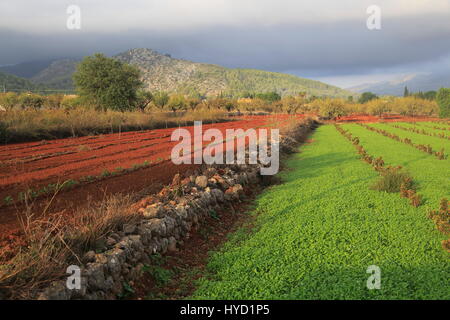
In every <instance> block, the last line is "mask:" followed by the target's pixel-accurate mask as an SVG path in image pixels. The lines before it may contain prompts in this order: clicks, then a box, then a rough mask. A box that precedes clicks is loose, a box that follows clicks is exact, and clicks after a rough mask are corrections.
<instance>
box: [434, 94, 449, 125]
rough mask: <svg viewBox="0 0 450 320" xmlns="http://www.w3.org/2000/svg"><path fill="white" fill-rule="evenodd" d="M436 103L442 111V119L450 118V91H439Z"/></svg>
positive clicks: (440, 113)
mask: <svg viewBox="0 0 450 320" xmlns="http://www.w3.org/2000/svg"><path fill="white" fill-rule="evenodd" d="M436 102H437V103H438V105H439V109H440V112H439V116H440V117H441V118H450V89H449V88H441V89H439V91H438V93H437V95H436Z"/></svg>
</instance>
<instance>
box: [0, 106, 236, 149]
mask: <svg viewBox="0 0 450 320" xmlns="http://www.w3.org/2000/svg"><path fill="white" fill-rule="evenodd" d="M227 117H228V116H227V113H225V112H222V111H219V110H208V109H199V110H195V111H189V112H182V113H173V112H151V113H147V112H138V111H135V112H117V111H106V112H103V111H96V110H93V109H88V108H82V107H78V108H75V109H69V110H64V109H52V110H49V109H39V110H35V109H25V110H8V111H7V112H2V115H1V117H0V142H1V143H5V142H24V141H35V140H43V139H55V138H66V137H79V136H87V135H95V134H100V133H119V132H125V131H131V130H147V129H160V128H168V127H177V126H179V125H181V126H184V125H189V124H192V122H193V121H195V120H202V121H204V122H213V121H219V120H224V119H227Z"/></svg>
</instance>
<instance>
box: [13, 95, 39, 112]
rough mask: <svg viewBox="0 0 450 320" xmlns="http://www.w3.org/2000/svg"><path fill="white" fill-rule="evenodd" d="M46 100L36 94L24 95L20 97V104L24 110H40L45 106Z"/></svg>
mask: <svg viewBox="0 0 450 320" xmlns="http://www.w3.org/2000/svg"><path fill="white" fill-rule="evenodd" d="M44 101H45V99H44V98H43V97H42V96H40V95H38V94H34V93H22V94H21V95H20V96H19V99H18V104H19V105H20V107H21V108H22V109H27V108H33V109H40V108H41V107H42V106H43V104H44Z"/></svg>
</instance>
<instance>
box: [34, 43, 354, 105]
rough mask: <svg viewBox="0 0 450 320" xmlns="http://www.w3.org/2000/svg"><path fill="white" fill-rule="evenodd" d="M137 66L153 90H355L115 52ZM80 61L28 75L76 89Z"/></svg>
mask: <svg viewBox="0 0 450 320" xmlns="http://www.w3.org/2000/svg"><path fill="white" fill-rule="evenodd" d="M114 57H115V58H117V59H119V60H121V61H124V62H126V63H129V64H132V65H135V66H137V67H138V68H139V69H140V70H141V72H142V77H143V80H144V83H145V85H146V87H147V89H149V90H150V91H168V92H180V93H185V94H192V93H198V94H201V95H205V96H214V95H218V94H220V93H223V94H230V95H233V96H236V95H238V94H239V93H242V92H252V93H254V92H269V91H276V92H278V93H280V94H281V95H283V96H285V95H292V94H297V93H300V92H306V93H308V94H310V95H315V96H332V97H348V96H350V95H354V93H352V92H349V91H346V90H343V89H340V88H338V87H335V86H331V85H328V84H325V83H322V82H319V81H314V80H309V79H304V78H300V77H296V76H293V75H288V74H283V73H276V72H268V71H261V70H252V69H230V68H225V67H221V66H218V65H212V64H205V63H196V62H192V61H188V60H181V59H174V58H172V57H171V56H170V55H163V54H160V53H158V52H156V51H154V50H151V49H132V50H128V51H126V52H123V53H121V54H118V55H116V56H114ZM78 62H79V61H77V60H73V59H64V60H56V61H53V62H51V63H50V64H49V65H48V66H47V67H46V68H44V69H43V70H40V71H39V72H37V73H35V74H33V75H32V76H31V77H29V80H31V81H32V82H33V83H36V84H40V85H45V86H46V87H49V88H52V89H73V82H72V74H73V72H74V71H75V69H76V64H77V63H78Z"/></svg>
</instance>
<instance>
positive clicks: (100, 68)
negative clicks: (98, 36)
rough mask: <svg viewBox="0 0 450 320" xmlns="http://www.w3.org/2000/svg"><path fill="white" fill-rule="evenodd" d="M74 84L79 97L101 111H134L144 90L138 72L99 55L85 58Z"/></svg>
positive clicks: (76, 74)
mask: <svg viewBox="0 0 450 320" xmlns="http://www.w3.org/2000/svg"><path fill="white" fill-rule="evenodd" d="M73 80H74V83H75V86H76V88H77V91H78V94H79V95H80V97H81V98H82V99H84V100H85V101H87V102H88V103H89V104H92V105H93V106H95V107H96V108H98V109H102V110H106V109H112V110H118V111H126V110H131V109H133V108H135V107H136V102H137V100H138V98H137V90H138V89H139V88H141V87H142V82H141V80H140V72H139V70H138V69H137V68H135V67H133V66H130V65H128V64H126V63H123V62H121V61H118V60H116V59H112V58H108V57H106V56H104V55H103V54H100V53H96V54H94V55H93V56H89V57H86V58H84V59H83V61H81V62H80V63H79V64H78V66H77V71H76V72H75V74H74V75H73Z"/></svg>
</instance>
